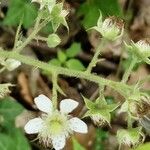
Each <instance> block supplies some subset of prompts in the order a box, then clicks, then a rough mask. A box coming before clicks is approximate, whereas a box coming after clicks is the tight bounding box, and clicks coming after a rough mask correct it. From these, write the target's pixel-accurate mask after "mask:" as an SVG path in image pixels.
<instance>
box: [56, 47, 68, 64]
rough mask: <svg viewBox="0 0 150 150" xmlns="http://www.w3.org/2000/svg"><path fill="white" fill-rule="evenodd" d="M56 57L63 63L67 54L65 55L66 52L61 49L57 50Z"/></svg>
mask: <svg viewBox="0 0 150 150" xmlns="http://www.w3.org/2000/svg"><path fill="white" fill-rule="evenodd" d="M57 58H58V60H59V61H60V62H61V63H64V62H65V61H66V59H67V56H66V54H65V53H64V52H63V51H61V50H59V51H58V52H57Z"/></svg>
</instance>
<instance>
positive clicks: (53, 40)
mask: <svg viewBox="0 0 150 150" xmlns="http://www.w3.org/2000/svg"><path fill="white" fill-rule="evenodd" d="M60 42H61V39H60V38H59V36H58V35H57V34H55V33H53V34H50V35H49V36H48V38H47V45H48V47H50V48H53V47H56V46H57V45H59V44H60Z"/></svg>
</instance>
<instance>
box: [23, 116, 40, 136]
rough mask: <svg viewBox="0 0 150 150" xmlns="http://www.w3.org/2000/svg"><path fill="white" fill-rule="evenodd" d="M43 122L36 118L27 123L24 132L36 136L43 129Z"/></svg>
mask: <svg viewBox="0 0 150 150" xmlns="http://www.w3.org/2000/svg"><path fill="white" fill-rule="evenodd" d="M42 124H43V120H42V119H41V118H34V119H31V120H30V121H28V122H27V124H26V125H25V127H24V130H25V132H26V133H28V134H35V133H38V132H39V131H40V129H41V128H42Z"/></svg>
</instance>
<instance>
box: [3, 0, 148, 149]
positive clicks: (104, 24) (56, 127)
mask: <svg viewBox="0 0 150 150" xmlns="http://www.w3.org/2000/svg"><path fill="white" fill-rule="evenodd" d="M33 3H38V4H39V5H40V6H39V10H38V15H37V18H36V20H35V22H34V25H33V28H32V32H31V33H30V35H29V36H28V37H27V38H25V37H23V36H22V33H21V32H22V31H21V25H22V20H23V18H22V20H21V21H20V24H19V26H18V29H17V32H16V36H15V42H14V47H13V49H12V50H7V49H4V48H2V47H0V64H1V69H0V73H2V72H4V71H5V70H8V71H13V70H14V69H17V68H18V67H19V66H20V65H21V64H26V65H30V66H32V67H35V68H39V69H40V70H42V71H44V72H46V73H48V74H50V75H51V79H52V85H53V87H52V95H53V96H52V100H50V99H49V98H48V97H46V96H45V95H39V96H38V97H36V98H35V99H34V102H35V104H36V106H37V108H38V109H39V110H40V111H42V112H43V113H42V115H41V116H39V117H37V118H34V119H32V120H30V121H29V122H27V124H26V125H25V127H24V130H25V132H26V133H27V134H38V135H37V138H38V139H39V142H40V143H41V144H42V145H43V146H45V147H51V148H54V149H56V150H60V149H63V148H64V146H65V143H66V139H67V138H68V137H69V136H71V135H73V134H74V131H75V132H79V133H82V134H86V133H87V132H88V126H87V125H86V123H85V122H83V121H82V120H81V119H79V117H72V116H71V115H69V113H70V112H72V111H73V110H74V109H75V108H76V107H77V106H78V102H76V101H75V100H72V99H64V100H62V101H61V102H60V104H59V106H60V107H59V108H60V110H59V109H58V92H60V94H62V93H63V91H62V90H61V88H60V87H59V85H58V78H59V76H60V75H63V76H68V77H75V78H80V79H86V80H88V81H91V82H94V83H96V84H97V85H98V86H99V96H98V98H97V99H95V100H93V101H92V100H90V99H88V98H86V97H84V96H82V97H83V100H84V102H85V107H86V108H87V109H88V110H87V111H86V112H85V113H84V114H82V116H81V117H90V118H91V119H92V121H93V122H94V124H95V125H96V126H97V127H98V128H100V127H101V126H103V125H108V126H110V127H111V112H113V111H114V110H118V113H122V112H125V113H126V121H127V127H126V129H120V130H118V131H117V135H116V137H117V139H118V143H119V147H121V145H122V144H127V145H129V146H133V147H135V146H138V145H139V144H141V143H143V142H144V138H145V136H144V133H143V130H142V126H141V125H140V124H138V125H137V127H134V126H133V123H134V122H135V121H136V122H139V121H140V119H141V118H142V117H143V116H144V117H145V116H146V115H147V114H146V113H144V114H143V116H142V117H141V115H140V112H144V111H145V110H144V109H145V107H144V106H145V105H150V103H149V99H150V97H149V95H148V94H147V93H146V92H144V91H143V90H142V88H141V85H142V84H143V83H144V82H145V81H146V80H147V79H149V76H148V77H147V78H146V79H145V80H144V81H143V80H141V81H139V82H138V83H137V84H135V85H128V84H127V81H128V78H129V76H130V75H131V72H132V70H133V68H134V66H135V65H136V64H138V63H139V62H143V63H147V64H148V65H149V64H150V59H149V56H150V43H149V41H148V40H149V39H146V40H145V39H144V40H140V41H139V42H137V43H134V42H133V41H131V44H127V43H126V42H125V41H123V40H122V39H123V38H122V36H123V35H124V23H123V21H122V20H120V19H118V18H116V17H114V16H112V17H108V18H106V19H104V20H103V17H102V13H101V12H100V16H99V19H98V21H97V25H96V26H94V27H92V28H90V30H96V31H98V33H99V34H100V35H101V39H100V41H99V44H98V46H97V48H96V50H95V53H94V56H93V58H92V60H91V62H90V63H89V65H88V67H87V68H85V67H84V65H83V64H82V63H81V62H80V61H79V60H78V59H74V57H75V56H76V55H77V54H78V53H79V51H78V50H80V49H81V47H80V45H79V44H77V43H74V44H73V45H72V46H71V48H70V49H67V51H66V52H63V51H61V50H59V51H58V53H57V58H54V59H52V60H50V61H49V62H48V63H46V62H42V61H40V60H37V59H33V58H31V57H29V56H25V55H23V53H22V52H23V50H24V48H25V47H26V46H27V45H28V44H29V43H30V42H31V41H32V40H34V39H36V40H42V41H45V42H46V43H47V45H48V47H50V48H54V47H56V46H58V45H59V44H60V43H61V39H60V37H59V36H58V35H57V33H56V31H57V29H58V28H59V26H60V25H63V26H65V27H66V28H67V30H68V32H69V27H68V24H67V21H66V16H67V15H68V13H69V12H68V11H67V10H65V9H64V7H63V2H56V0H32V4H31V5H33ZM49 22H51V24H52V28H53V33H51V34H49V35H48V37H41V36H40V35H39V32H40V31H41V30H42V29H43V28H44V27H45V26H46V25H47V24H48V23H49ZM90 30H88V31H90ZM118 39H119V40H122V43H125V44H124V45H125V47H126V49H127V50H128V51H129V52H130V53H131V55H132V61H131V64H130V66H129V67H128V68H127V70H125V72H124V74H123V77H122V80H121V81H113V80H109V79H105V78H103V77H101V76H99V75H97V74H94V73H93V72H92V69H93V67H95V66H96V65H97V62H98V61H99V55H100V54H101V51H102V50H103V48H104V47H105V46H106V45H107V44H109V43H110V42H115V41H117V40H118ZM75 49H77V51H75ZM12 86H15V85H12V84H11V83H5V84H0V98H1V99H2V97H5V96H6V95H7V94H8V93H9V92H10V90H9V88H10V87H12ZM106 86H107V87H110V88H112V89H113V90H115V91H117V92H118V93H119V94H121V95H122V96H123V98H124V102H123V103H121V102H120V103H112V104H108V102H107V101H106V99H105V96H104V90H105V87H106ZM2 101H3V100H1V101H0V103H1V102H2ZM4 101H5V102H6V101H7V100H4ZM6 103H7V102H6ZM4 106H5V105H4ZM4 106H3V107H4ZM5 107H6V106H5ZM18 108H19V111H18V112H20V110H21V109H22V108H20V106H19V107H18ZM16 115H17V114H16ZM16 115H15V116H16ZM0 117H2V118H3V119H1V120H2V121H0V124H2V123H3V122H5V118H6V116H5V115H3V113H2V108H1V105H0ZM1 122H2V123H1ZM17 133H18V134H20V131H17V132H16V134H17ZM16 136H17V135H16ZM73 141H74V142H76V141H75V140H73ZM25 142H26V141H25Z"/></svg>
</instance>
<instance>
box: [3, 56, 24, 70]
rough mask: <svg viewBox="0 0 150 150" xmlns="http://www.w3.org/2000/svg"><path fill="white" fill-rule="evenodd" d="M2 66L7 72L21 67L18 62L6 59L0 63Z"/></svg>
mask: <svg viewBox="0 0 150 150" xmlns="http://www.w3.org/2000/svg"><path fill="white" fill-rule="evenodd" d="M2 65H3V66H4V67H5V68H6V69H7V70H9V71H12V70H14V69H16V68H18V67H19V66H20V65H21V62H20V61H17V60H15V59H11V58H10V59H6V61H4V62H3V63H2Z"/></svg>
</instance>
